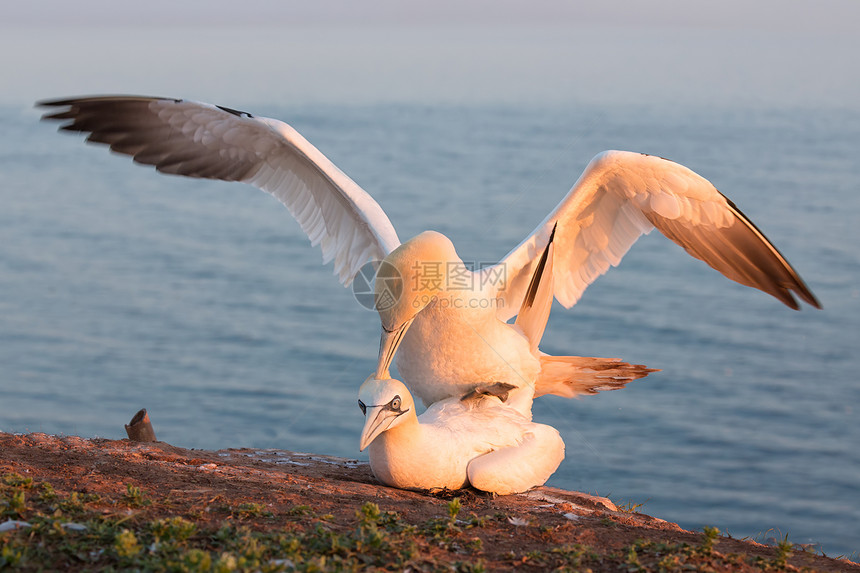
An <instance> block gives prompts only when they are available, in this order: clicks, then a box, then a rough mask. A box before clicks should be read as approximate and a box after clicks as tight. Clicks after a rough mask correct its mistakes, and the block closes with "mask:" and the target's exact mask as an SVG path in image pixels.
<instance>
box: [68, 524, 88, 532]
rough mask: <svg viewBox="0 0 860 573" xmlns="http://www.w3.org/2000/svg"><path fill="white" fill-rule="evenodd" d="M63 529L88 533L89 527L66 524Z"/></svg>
mask: <svg viewBox="0 0 860 573" xmlns="http://www.w3.org/2000/svg"><path fill="white" fill-rule="evenodd" d="M63 527H64V528H65V529H71V530H72V531H86V530H87V526H86V525H84V524H83V523H64V524H63Z"/></svg>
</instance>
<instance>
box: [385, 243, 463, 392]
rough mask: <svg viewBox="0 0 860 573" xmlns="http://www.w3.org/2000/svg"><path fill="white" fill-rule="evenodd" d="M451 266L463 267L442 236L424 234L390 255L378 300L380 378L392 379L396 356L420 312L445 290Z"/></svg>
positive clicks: (452, 248)
mask: <svg viewBox="0 0 860 573" xmlns="http://www.w3.org/2000/svg"><path fill="white" fill-rule="evenodd" d="M451 265H462V261H461V260H460V257H458V256H457V252H456V251H455V250H454V245H453V244H452V243H451V240H450V239H448V237H446V236H445V235H443V234H442V233H437V232H436V231H424V232H423V233H421V234H420V235H417V236H415V237H413V238H412V239H409V240H408V241H406V242H405V243H403V244H402V245H400V246H399V247H397V248H396V249H394V250H393V251H391V253H389V255H388V256H387V257H385V259H383V261H382V263H381V264H380V267H379V270H378V271H377V274H376V282H375V284H374V295H375V298H374V300H375V301H376V310H377V311H378V312H379V319H380V321H381V322H382V337H381V340H380V344H379V362H378V364H377V368H376V378H378V379H386V378H389V377H390V376H389V373H388V369H389V368H390V367H391V361H392V360H393V359H394V353H395V352H396V351H397V347H398V346H399V345H400V341H401V340H402V339H403V335H404V334H406V330H407V329H408V328H409V325H410V324H412V320H413V319H414V318H415V315H417V314H418V313H419V312H421V311H422V310H423V309H424V308H425V307H427V305H429V304H430V303H431V302H433V301H434V300H435V299H436V297H437V296H439V294H440V293H441V292H443V291H444V290H445V287H446V284H447V282H448V270H449V269H450V268H451Z"/></svg>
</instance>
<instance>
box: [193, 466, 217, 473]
mask: <svg viewBox="0 0 860 573" xmlns="http://www.w3.org/2000/svg"><path fill="white" fill-rule="evenodd" d="M197 469H198V470H200V471H204V472H207V471H213V470H217V469H218V464H203V465H202V466H197Z"/></svg>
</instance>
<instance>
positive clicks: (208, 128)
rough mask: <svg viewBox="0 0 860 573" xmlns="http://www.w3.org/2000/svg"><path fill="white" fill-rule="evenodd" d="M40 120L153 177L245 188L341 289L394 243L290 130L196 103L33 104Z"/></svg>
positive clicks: (380, 216)
mask: <svg viewBox="0 0 860 573" xmlns="http://www.w3.org/2000/svg"><path fill="white" fill-rule="evenodd" d="M37 105H39V106H42V107H48V108H53V109H51V110H50V111H49V112H47V113H45V115H43V116H42V117H43V119H48V120H58V121H62V122H64V123H63V125H62V126H61V128H60V129H62V130H65V131H74V132H83V133H88V134H89V135H88V136H87V141H90V142H93V143H101V144H105V145H108V146H110V148H111V149H112V150H113V151H116V152H118V153H122V154H125V155H130V156H131V157H133V158H134V161H135V162H136V163H140V164H144V165H152V166H154V167H155V168H156V170H158V171H159V172H161V173H167V174H172V175H184V176H186V177H199V178H207V179H220V180H223V181H242V182H245V183H250V184H251V185H254V186H256V187H259V188H260V189H263V190H264V191H267V192H268V193H271V194H272V195H274V196H275V197H276V198H277V199H278V200H280V201H281V202H282V203H283V204H284V205H285V206H286V207H287V209H288V210H289V211H290V213H291V214H292V215H293V217H295V218H296V220H297V221H298V223H299V226H300V227H301V228H302V230H303V231H304V232H305V233H306V234H307V235H308V238H309V239H310V241H311V244H312V245H314V246H317V245H319V246H320V247H321V249H322V253H323V261H324V263H326V264H327V263H329V262H331V261H334V271H335V274H337V275H338V277H339V279H340V281H341V282H342V283H343V284H345V285H348V284H349V283H350V282H351V281H352V279H353V277H354V276H355V274H356V273H357V272H358V270H359V269H360V268H361V266H362V265H364V264H365V263H366V262H368V261H370V260H374V259H382V258H383V257H385V255H387V254H388V253H389V252H391V251H392V250H393V249H395V248H396V247H397V246H398V245H399V244H400V240H399V239H398V238H397V233H396V232H395V230H394V227H393V226H392V225H391V222H390V221H389V220H388V217H387V216H386V215H385V213H384V212H383V211H382V209H381V208H380V207H379V205H378V204H377V203H376V201H374V200H373V198H372V197H370V195H368V194H367V193H366V192H365V191H364V190H363V189H361V187H359V186H358V185H357V184H356V183H355V182H353V181H352V180H351V179H350V178H349V177H347V176H346V175H345V174H344V173H343V172H341V171H340V170H339V169H338V168H337V167H336V166H335V165H334V164H333V163H332V162H331V161H329V159H328V158H326V157H325V156H324V155H323V154H322V153H320V151H319V150H318V149H316V148H315V147H314V146H313V145H311V144H310V143H309V142H308V141H307V140H306V139H305V138H303V137H302V136H301V135H300V134H299V133H298V132H297V131H296V130H295V129H293V128H292V127H290V126H289V125H287V124H285V123H283V122H281V121H277V120H274V119H268V118H263V117H254V116H252V115H250V114H248V113H245V112H240V111H237V110H233V109H230V108H224V107H219V106H214V105H210V104H206V103H199V102H192V101H183V100H176V99H167V98H153V97H137V96H96V97H84V98H75V99H61V100H51V101H43V102H39V103H38V104H37Z"/></svg>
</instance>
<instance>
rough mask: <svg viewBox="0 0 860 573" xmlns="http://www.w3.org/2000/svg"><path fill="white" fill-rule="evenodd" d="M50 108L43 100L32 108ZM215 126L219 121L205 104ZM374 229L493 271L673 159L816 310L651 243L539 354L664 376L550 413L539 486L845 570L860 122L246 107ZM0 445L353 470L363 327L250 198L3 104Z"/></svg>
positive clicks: (682, 114)
mask: <svg viewBox="0 0 860 573" xmlns="http://www.w3.org/2000/svg"><path fill="white" fill-rule="evenodd" d="M47 95H52V94H47ZM220 103H227V104H229V102H220ZM249 111H252V112H254V113H256V114H259V115H267V116H270V117H278V118H282V119H285V120H287V121H289V122H290V123H291V124H292V125H293V126H294V127H296V128H297V129H299V131H301V132H302V133H303V134H304V135H305V136H306V137H307V138H308V139H310V140H311V142H313V143H314V144H315V145H317V147H319V148H320V149H321V150H322V151H323V152H324V153H326V154H327V155H328V156H329V157H330V158H331V159H332V160H333V161H334V162H335V163H336V164H337V165H339V166H340V167H341V168H342V169H343V170H344V171H345V172H346V173H348V174H349V175H350V176H351V177H352V178H353V179H355V180H356V181H357V182H358V183H359V184H360V185H362V186H363V187H364V188H365V189H366V190H367V191H369V192H370V193H371V194H372V195H373V196H374V197H375V198H376V199H377V200H378V201H379V203H380V204H381V205H382V207H383V208H384V209H385V210H386V212H387V213H388V214H389V216H390V218H391V220H392V222H393V223H394V225H395V227H396V228H397V229H398V232H399V234H400V237H401V239H403V240H405V239H406V238H409V237H411V236H413V235H415V234H417V233H418V232H420V231H422V230H424V229H428V228H431V229H436V230H438V231H441V232H443V233H445V234H447V235H449V236H450V237H451V238H452V240H453V241H454V243H455V245H457V247H458V251H459V253H460V255H461V256H462V257H463V258H464V259H468V260H475V261H483V262H491V261H495V260H497V259H498V258H499V257H501V256H502V255H504V254H505V253H506V252H507V251H508V250H509V249H510V248H511V247H512V246H513V245H515V244H516V243H517V242H518V241H519V240H521V239H522V238H523V237H524V236H525V235H526V234H527V233H529V232H530V231H531V230H532V229H533V227H534V226H535V225H536V224H537V223H538V222H539V221H540V220H541V219H542V218H543V217H544V215H545V214H546V213H547V212H548V211H549V210H550V209H551V208H552V207H553V206H554V205H555V204H556V203H557V202H558V201H559V200H560V199H561V198H562V197H563V196H564V194H565V193H566V192H567V190H568V189H569V187H570V186H571V184H572V183H573V182H574V181H575V180H576V177H577V176H578V175H579V173H580V172H581V171H582V169H583V168H584V166H585V164H586V163H587V162H588V160H589V159H590V158H591V157H592V156H593V155H595V154H596V153H598V152H599V151H602V150H604V149H612V148H615V149H628V150H634V151H643V152H648V153H652V154H656V155H661V156H663V157H668V158H671V159H674V160H676V161H679V162H681V163H683V164H685V165H687V166H689V167H691V168H692V169H694V170H696V171H697V172H699V173H700V174H702V175H704V176H705V177H707V178H708V179H710V180H711V181H713V182H714V184H715V185H716V186H717V187H718V188H719V189H720V190H721V191H723V192H724V193H725V194H726V195H728V196H729V197H730V198H732V199H733V200H734V201H735V202H736V203H737V204H738V206H739V207H740V208H741V209H742V210H744V212H745V213H746V214H747V215H748V216H750V218H752V219H753V220H754V221H755V222H756V223H757V224H758V225H759V227H760V228H761V229H762V230H763V231H764V232H765V233H766V234H767V235H768V236H769V237H770V238H771V239H772V240H773V242H774V243H775V244H776V245H777V246H778V247H779V248H780V249H781V250H782V252H783V254H784V255H785V256H786V257H787V258H788V259H789V260H790V261H791V262H792V263H793V264H794V265H795V267H796V268H797V269H798V271H799V272H800V273H801V275H802V276H803V277H804V278H805V279H806V281H807V282H808V283H809V285H810V287H811V288H812V290H813V291H814V292H815V293H816V294H817V296H818V297H819V298H820V299H821V301H822V303H823V305H824V310H823V311H814V310H809V309H804V310H803V311H802V312H793V311H791V310H789V309H787V308H785V307H783V306H782V305H781V304H780V303H778V302H777V301H775V300H774V299H771V298H770V297H768V296H766V295H763V294H761V293H759V292H757V291H753V290H751V289H747V288H744V287H740V286H738V285H736V284H734V283H731V282H729V281H727V280H726V279H724V278H723V277H721V276H719V275H718V274H717V273H715V272H714V271H712V270H711V269H709V268H707V267H706V266H705V265H704V264H702V263H700V262H698V261H695V260H693V259H691V258H690V257H689V256H687V255H686V254H685V253H684V252H683V251H682V250H681V249H680V248H678V247H676V246H675V245H674V244H672V243H670V242H669V241H668V240H666V239H665V238H663V237H661V236H659V234H658V233H654V234H652V235H650V236H647V237H645V238H643V239H642V240H640V242H639V243H637V245H636V246H635V247H634V248H633V249H632V250H631V252H630V253H629V254H628V255H627V257H626V258H625V259H624V261H623V263H622V264H621V266H620V267H619V268H617V269H613V270H611V271H610V272H609V273H608V274H607V275H606V276H604V277H602V278H601V279H599V280H598V281H597V282H596V283H595V284H594V285H592V286H591V288H590V289H589V290H588V291H587V292H586V295H585V297H584V298H583V300H582V301H581V302H580V303H579V304H578V305H577V306H576V307H575V308H574V309H572V310H570V311H565V310H564V309H562V308H558V309H557V310H556V311H555V312H554V314H553V316H552V319H551V321H550V325H549V328H548V329H547V332H546V334H545V336H544V340H543V343H542V349H543V350H544V351H546V352H549V353H551V354H582V355H597V356H617V357H621V358H623V359H625V360H628V361H631V362H637V363H644V364H647V365H649V366H651V367H654V368H660V369H662V371H661V372H659V373H656V374H653V375H652V376H650V377H648V378H647V379H645V380H641V381H638V382H635V383H633V384H631V385H630V386H629V387H628V388H627V389H624V390H622V391H618V392H609V393H606V394H602V395H599V396H594V397H587V398H584V399H581V400H563V399H556V398H552V397H548V398H542V399H540V400H539V401H538V402H537V403H536V404H535V418H536V419H537V420H538V421H541V422H546V423H549V424H551V425H553V426H555V427H556V428H558V429H559V431H560V432H561V434H562V436H563V437H564V439H565V442H566V444H567V458H566V460H565V462H564V463H563V464H562V466H561V468H560V469H559V471H558V472H557V473H556V474H555V475H554V476H553V478H552V479H551V481H550V484H551V485H554V486H558V487H563V488H572V489H577V490H581V491H585V492H592V493H597V494H600V495H608V496H610V497H611V498H612V499H613V500H615V501H616V502H633V503H644V506H643V508H642V510H643V511H645V512H647V513H650V514H652V515H655V516H659V517H661V518H664V519H667V520H671V521H676V522H678V523H680V524H681V525H682V526H683V527H687V528H701V527H702V526H705V525H712V526H716V527H719V528H720V529H721V530H723V531H727V532H728V533H730V534H731V535H733V536H735V537H743V536H751V537H756V538H759V539H764V538H766V537H776V538H780V537H782V536H784V535H786V534H788V536H789V540H791V541H794V542H796V543H815V544H819V547H820V548H821V549H823V550H824V551H825V552H826V553H828V554H830V555H840V554H845V555H852V554H853V555H854V557H855V558H856V557H857V555H858V553H857V552H858V551H860V422H858V420H860V383H858V380H857V366H856V360H857V355H858V345H860V194H858V192H860V161H858V152H860V113H858V112H857V111H846V110H835V109H830V110H819V109H804V108H792V109H783V110H761V109H753V108H721V109H714V108H707V109H703V108H688V109H678V108H673V109H661V108H650V107H642V108H636V109H633V108H630V107H621V106H618V107H611V106H605V107H597V106H571V108H569V109H562V108H559V107H551V108H549V107H533V108H525V107H513V106H510V107H487V106H478V105H475V106H471V107H453V106H449V107H432V106H422V105H394V106H391V105H384V106H383V105H365V106H358V107H351V106H334V105H317V106H300V107H286V106H278V105H266V104H264V105H260V106H256V107H255V108H254V109H251V110H249ZM0 126H2V132H0V430H3V431H7V432H48V433H58V434H76V435H81V436H99V437H107V438H122V437H124V430H123V424H124V423H126V422H128V420H129V419H130V418H131V416H132V414H134V412H135V411H136V410H137V409H139V408H141V407H146V408H147V409H148V410H149V412H150V416H151V418H152V421H153V424H154V426H155V429H156V432H157V435H158V437H159V439H161V440H164V441H167V442H169V443H171V444H175V445H178V446H184V447H193V448H226V447H258V448H283V449H289V450H296V451H313V452H317V453H326V454H333V455H339V456H348V457H358V458H361V457H362V455H361V454H359V453H358V434H359V431H360V428H361V426H362V423H363V418H362V416H361V413H360V411H359V409H358V408H357V407H356V405H355V400H356V393H357V389H358V386H359V384H360V383H361V382H362V381H363V380H364V378H365V377H366V376H367V375H368V374H369V373H370V372H371V371H372V370H373V368H374V366H375V362H376V352H377V345H378V334H379V322H378V319H377V317H376V315H375V314H374V313H371V312H369V311H367V310H365V309H363V308H362V307H361V306H360V305H359V304H357V303H356V302H355V301H354V300H353V298H352V296H351V293H350V291H349V290H347V289H344V288H342V287H341V286H340V285H339V284H338V282H337V280H336V279H335V278H334V277H333V276H332V275H331V268H326V267H322V266H321V265H320V258H321V257H320V254H319V252H318V251H316V250H314V249H311V248H310V247H309V246H308V241H307V239H306V238H305V237H304V236H303V235H302V233H301V231H300V229H299V227H298V225H297V224H296V223H295V222H294V221H293V220H292V219H291V218H290V216H289V214H288V212H287V211H286V210H285V209H284V208H283V207H282V206H281V205H280V204H279V203H278V202H277V201H275V200H274V199H272V198H271V197H269V196H268V195H266V194H265V193H262V192H259V191H257V190H255V189H253V188H251V187H248V186H243V185H238V184H221V183H216V182H207V181H193V180H184V179H179V178H171V177H164V176H159V175H156V174H155V173H154V172H153V171H152V170H151V169H148V168H141V167H137V166H133V165H132V164H131V162H130V161H129V160H127V159H125V158H122V159H120V158H116V157H111V156H110V155H109V154H108V153H107V152H106V151H105V150H103V149H94V148H87V146H85V145H83V144H82V143H81V141H80V140H79V139H80V138H76V137H73V136H68V135H58V134H57V133H55V126H53V125H46V124H40V123H39V122H38V114H37V113H36V112H35V111H33V110H32V109H27V108H24V107H15V106H7V107H2V108H0Z"/></svg>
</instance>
